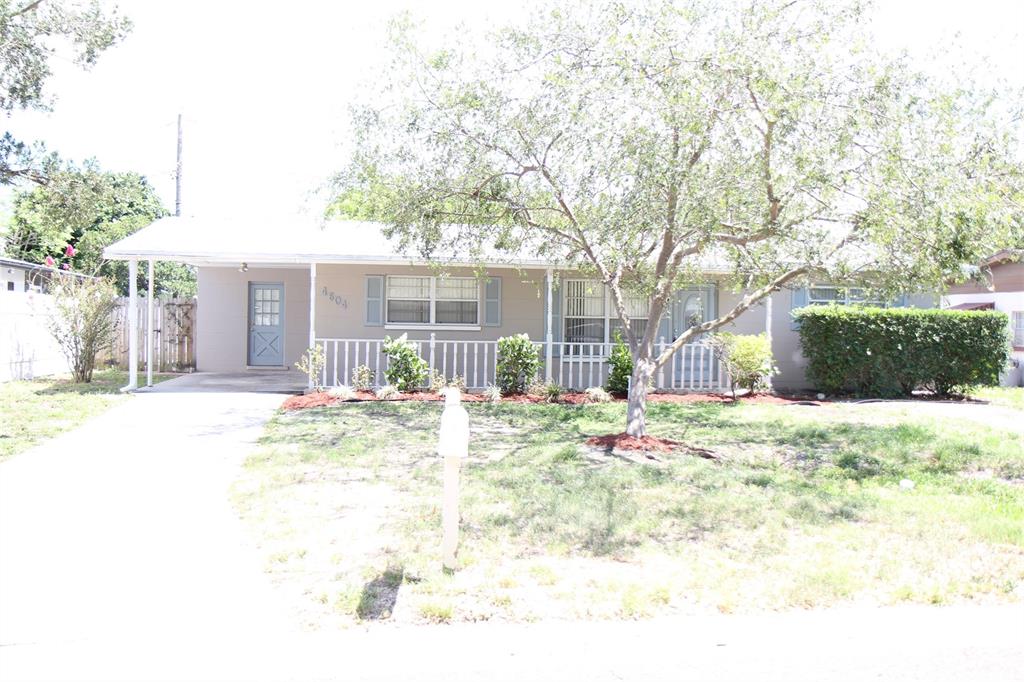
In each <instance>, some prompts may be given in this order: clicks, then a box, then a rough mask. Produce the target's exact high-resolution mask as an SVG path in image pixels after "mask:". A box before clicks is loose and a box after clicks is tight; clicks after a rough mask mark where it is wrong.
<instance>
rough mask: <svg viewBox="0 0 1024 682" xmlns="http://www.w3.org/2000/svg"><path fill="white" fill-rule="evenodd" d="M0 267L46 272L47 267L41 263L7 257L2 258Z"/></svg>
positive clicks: (0, 257)
mask: <svg viewBox="0 0 1024 682" xmlns="http://www.w3.org/2000/svg"><path fill="white" fill-rule="evenodd" d="M0 266H4V267H15V268H20V269H22V270H45V269H47V268H46V266H45V265H41V264H39V263H29V262H28V261H27V260H19V259H17V258H8V257H7V256H0Z"/></svg>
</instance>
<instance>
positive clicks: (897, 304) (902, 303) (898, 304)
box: [892, 294, 908, 308]
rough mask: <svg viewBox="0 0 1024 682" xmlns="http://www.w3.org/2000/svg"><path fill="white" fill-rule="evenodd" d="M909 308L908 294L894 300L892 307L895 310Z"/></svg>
mask: <svg viewBox="0 0 1024 682" xmlns="http://www.w3.org/2000/svg"><path fill="white" fill-rule="evenodd" d="M907 306H908V300H907V295H906V294H900V295H899V296H897V297H896V298H895V299H893V302H892V307H893V308H906V307H907Z"/></svg>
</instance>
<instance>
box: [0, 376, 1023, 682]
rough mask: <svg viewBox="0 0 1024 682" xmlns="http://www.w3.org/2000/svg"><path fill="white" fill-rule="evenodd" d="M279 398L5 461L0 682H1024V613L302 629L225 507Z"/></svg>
mask: <svg viewBox="0 0 1024 682" xmlns="http://www.w3.org/2000/svg"><path fill="white" fill-rule="evenodd" d="M282 399H283V396H281V395H274V394H258V393H257V394H252V393H250V394H229V393H214V392H198V393H190V392H174V391H164V392H154V393H149V394H144V395H136V396H134V397H133V398H132V399H131V400H130V401H128V402H127V403H126V404H124V405H121V406H118V407H117V408H115V409H113V410H111V411H110V412H108V413H106V414H105V415H103V416H101V417H98V418H97V419H95V420H93V421H91V422H89V423H88V424H86V425H85V426H84V427H82V428H80V429H78V430H76V431H74V432H73V433H69V434H65V435H63V436H61V437H59V438H57V439H55V440H53V441H50V442H49V443H47V444H44V445H43V446H41V447H38V448H35V449H34V450H31V451H29V452H25V453H22V454H20V455H18V456H16V457H14V458H13V459H12V460H10V461H8V462H5V463H4V464H2V465H0V680H104V681H106V682H113V681H115V680H125V681H128V680H131V681H134V682H141V681H143V680H302V681H304V682H310V681H313V680H451V681H456V680H466V681H469V680H474V681H475V680H510V681H512V680H515V681H516V682H520V681H523V680H552V681H554V680H588V681H591V680H592V681H595V682H603V681H605V680H608V681H611V680H707V679H718V680H787V681H793V680H865V679H872V680H928V681H930V682H941V681H943V680H966V679H972V680H973V679H977V680H990V681H1002V680H1007V681H1009V680H1024V636H1022V634H1021V633H1022V632H1024V609H1022V608H1021V607H1020V606H1004V607H953V608H925V607H908V608H888V609H857V610H853V609H848V610H835V611H822V612H791V613H781V614H780V613H769V614H763V615H757V616H700V617H688V618H673V619H663V620H655V621H647V622H636V623H629V622H627V623H543V624H500V623H481V624H465V625H456V626H450V627H446V626H432V627H392V626H388V625H387V624H379V625H376V626H375V627H372V628H368V629H360V628H353V629H351V630H346V631H341V632H318V633H306V632H300V631H298V630H297V629H296V627H294V626H293V623H292V621H291V619H290V617H289V615H288V613H287V610H286V607H285V606H284V604H283V603H282V602H281V601H279V599H278V597H277V595H276V593H275V592H274V590H273V589H272V588H271V586H270V584H269V582H268V580H267V579H266V577H265V574H264V573H263V563H262V562H263V559H261V558H260V557H259V556H258V555H257V553H256V552H255V551H254V550H253V549H252V548H250V547H248V546H247V545H246V542H245V539H244V538H245V535H244V533H243V530H242V527H241V525H240V523H239V522H238V520H237V517H236V515H235V513H234V511H233V510H232V508H231V506H230V504H229V499H228V486H229V484H230V482H231V481H232V480H233V479H234V477H235V476H236V475H237V472H238V467H239V466H240V464H241V461H242V460H243V458H244V456H245V454H246V452H247V451H248V450H249V449H250V448H251V447H252V443H253V441H254V440H255V439H256V438H257V437H258V435H259V433H260V430H261V427H262V424H263V422H264V421H265V420H266V419H267V418H268V417H269V416H270V414H271V413H272V412H273V410H274V408H275V407H276V406H277V405H278V404H280V402H281V400H282Z"/></svg>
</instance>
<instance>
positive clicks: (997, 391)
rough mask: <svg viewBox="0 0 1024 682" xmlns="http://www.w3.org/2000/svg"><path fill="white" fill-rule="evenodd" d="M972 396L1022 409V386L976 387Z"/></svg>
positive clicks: (1023, 408) (1023, 402)
mask: <svg viewBox="0 0 1024 682" xmlns="http://www.w3.org/2000/svg"><path fill="white" fill-rule="evenodd" d="M972 397H975V398H980V399H981V400H987V401H989V402H990V403H992V404H993V405H1005V406H1006V407H1012V408H1014V409H1017V410H1024V387H1020V386H994V387H987V388H979V389H976V390H975V391H974V392H973V393H972Z"/></svg>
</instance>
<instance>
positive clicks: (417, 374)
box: [383, 334, 427, 391]
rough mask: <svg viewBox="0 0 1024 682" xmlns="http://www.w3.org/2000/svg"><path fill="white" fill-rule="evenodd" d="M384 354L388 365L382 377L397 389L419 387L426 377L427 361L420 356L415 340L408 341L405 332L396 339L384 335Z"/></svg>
mask: <svg viewBox="0 0 1024 682" xmlns="http://www.w3.org/2000/svg"><path fill="white" fill-rule="evenodd" d="M383 351H384V355H387V356H388V367H387V369H386V370H384V378H385V379H386V380H387V382H388V383H389V384H391V385H392V386H394V387H395V388H397V389H398V390H399V391H410V390H412V389H415V388H419V387H420V386H422V385H423V382H424V381H425V380H426V378H427V361H426V360H424V359H423V358H421V357H420V353H419V347H418V346H417V344H416V342H415V341H409V340H408V338H406V335H405V334H402V335H401V336H399V337H398V338H397V339H392V338H391V337H390V336H385V337H384V346H383Z"/></svg>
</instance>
